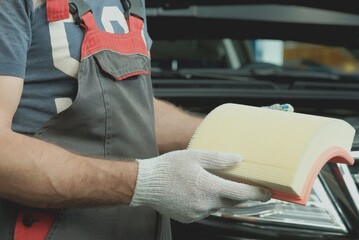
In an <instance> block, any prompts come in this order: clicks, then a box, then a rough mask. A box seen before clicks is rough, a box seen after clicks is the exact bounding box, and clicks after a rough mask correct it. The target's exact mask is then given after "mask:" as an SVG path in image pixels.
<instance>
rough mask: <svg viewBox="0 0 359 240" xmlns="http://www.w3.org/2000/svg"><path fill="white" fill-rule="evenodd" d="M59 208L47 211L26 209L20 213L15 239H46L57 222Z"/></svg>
mask: <svg viewBox="0 0 359 240" xmlns="http://www.w3.org/2000/svg"><path fill="white" fill-rule="evenodd" d="M57 213H58V210H51V211H50V210H48V211H46V213H40V212H37V211H31V210H26V211H23V212H21V213H19V215H18V217H17V220H16V226H15V233H14V240H44V239H46V236H47V234H48V233H49V231H50V229H51V227H52V225H53V224H54V222H55V218H56V216H57Z"/></svg>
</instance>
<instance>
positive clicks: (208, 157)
mask: <svg viewBox="0 0 359 240" xmlns="http://www.w3.org/2000/svg"><path fill="white" fill-rule="evenodd" d="M137 161H138V163H139V166H138V176H137V183H136V188H135V193H134V195H133V197H132V201H131V203H130V205H131V206H141V205H142V206H148V207H151V208H153V209H155V210H157V211H158V212H160V213H162V214H164V215H166V216H168V217H170V218H173V219H175V220H177V221H179V222H183V223H189V222H193V221H197V220H199V219H202V218H204V217H207V216H208V215H210V214H211V213H213V212H216V211H217V210H219V209H220V208H222V207H233V206H235V205H237V204H238V203H240V202H243V201H246V200H260V201H268V200H269V199H270V197H271V193H270V191H269V190H267V189H264V188H259V187H254V186H249V185H246V184H241V183H236V182H232V181H228V180H225V179H223V178H220V177H217V176H215V175H213V174H211V173H209V172H208V171H206V170H205V168H208V169H223V168H227V167H230V166H232V165H235V164H237V163H239V161H240V155H239V154H234V153H219V152H209V151H200V150H181V151H174V152H170V153H167V154H164V155H162V156H159V157H155V158H151V159H146V160H137Z"/></svg>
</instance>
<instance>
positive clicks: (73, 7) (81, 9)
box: [69, 0, 92, 25]
mask: <svg viewBox="0 0 359 240" xmlns="http://www.w3.org/2000/svg"><path fill="white" fill-rule="evenodd" d="M69 7H70V13H71V14H72V16H73V18H74V21H75V23H76V24H77V25H80V24H81V23H82V16H83V15H84V14H85V13H87V12H92V9H91V7H90V6H89V5H88V4H87V3H86V2H85V1H84V0H69Z"/></svg>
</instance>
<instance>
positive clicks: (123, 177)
mask: <svg viewBox="0 0 359 240" xmlns="http://www.w3.org/2000/svg"><path fill="white" fill-rule="evenodd" d="M136 177H137V163H135V162H121V161H106V160H99V159H93V158H87V157H81V156H78V155H75V154H73V153H70V152H68V151H65V150H63V149H61V148H59V147H56V146H54V145H51V144H48V143H45V142H43V141H40V140H37V139H33V138H30V137H26V136H23V135H20V134H17V133H14V132H12V131H10V130H1V131H0V198H5V199H8V200H11V201H15V202H18V203H21V204H24V205H28V206H33V207H87V206H95V205H105V204H106V205H107V204H127V203H129V202H130V200H131V198H132V194H133V191H134V187H135V182H136Z"/></svg>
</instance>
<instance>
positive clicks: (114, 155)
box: [0, 0, 171, 240]
mask: <svg viewBox="0 0 359 240" xmlns="http://www.w3.org/2000/svg"><path fill="white" fill-rule="evenodd" d="M119 1H120V0H119ZM121 2H122V4H123V7H124V9H125V10H126V13H125V16H126V17H127V23H128V27H129V33H126V34H119V35H115V34H112V33H107V32H104V31H101V30H99V29H98V28H97V26H96V23H95V20H94V17H93V15H92V13H91V11H89V10H90V9H87V8H86V6H87V4H83V2H82V1H80V0H76V1H74V3H72V4H71V5H70V9H71V10H72V12H71V13H72V14H73V16H74V18H75V20H76V19H77V20H78V21H79V22H81V25H82V27H83V28H84V29H85V36H84V40H83V43H82V50H81V64H80V69H79V73H78V92H77V96H76V99H75V101H74V103H73V104H72V105H71V106H70V107H69V108H68V109H66V110H65V111H63V112H61V113H59V114H57V115H56V116H54V117H53V118H52V119H50V120H49V121H48V122H47V123H45V125H44V126H43V127H42V128H41V129H40V130H39V131H38V132H37V133H36V134H35V137H37V138H39V139H42V140H44V141H46V142H50V143H53V144H56V145H58V146H60V147H63V148H65V149H67V150H69V151H72V152H75V153H77V154H81V155H85V156H91V157H99V158H103V159H110V160H116V159H123V158H126V159H127V158H142V159H144V158H150V157H154V156H157V155H158V148H157V144H156V139H155V132H154V113H153V93H152V85H151V79H150V75H149V74H150V57H149V53H148V50H147V48H146V45H145V42H144V39H143V37H142V36H141V30H142V28H143V24H144V23H143V17H142V16H143V11H144V9H143V6H142V2H141V0H132V1H130V2H128V1H123V0H121ZM47 4H48V6H47V9H48V12H47V13H48V17H49V19H51V18H52V20H51V21H56V20H62V19H63V16H65V17H68V13H67V14H66V13H64V12H63V8H65V9H66V7H67V6H68V2H67V0H48V1H47ZM124 4H127V5H124ZM130 5H131V8H130V10H129V11H128V8H129V6H130ZM64 6H65V7H64ZM87 7H88V6H87ZM76 10H77V11H76ZM61 11H62V12H61ZM27 209H28V208H27V207H25V206H20V205H18V204H15V203H13V202H9V201H5V200H1V201H0V240H5V239H6V240H10V239H11V240H12V239H14V226H15V222H16V221H18V222H19V221H21V219H20V220H19V219H17V218H18V216H19V212H23V211H27ZM36 211H37V212H39V213H41V214H46V210H44V209H33V208H31V212H36ZM30 225H31V224H30ZM28 227H29V228H30V229H31V226H28ZM24 239H25V238H24ZM46 239H48V240H71V239H74V240H92V239H93V240H95V239H96V240H113V239H125V240H130V239H139V240H146V239H151V240H153V239H171V232H170V224H169V219H167V218H165V217H163V216H162V215H160V214H158V213H157V212H156V211H154V210H153V209H150V208H146V207H137V208H133V207H128V206H125V205H121V206H105V207H96V208H85V209H83V208H82V209H61V210H60V211H59V213H58V215H57V217H56V220H55V223H54V224H53V225H52V227H51V230H50V232H49V234H48V235H47V238H46Z"/></svg>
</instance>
